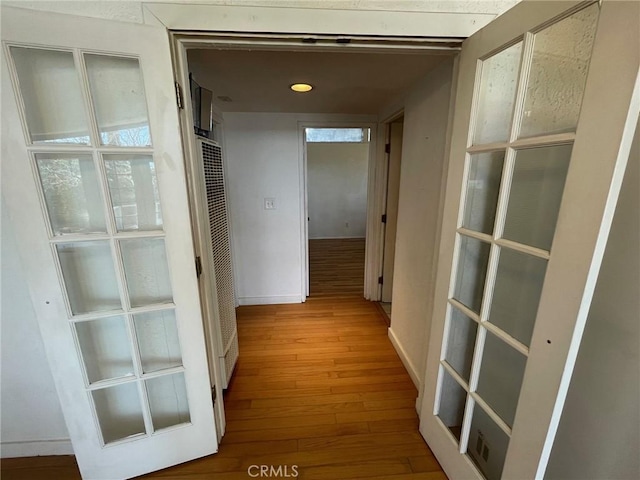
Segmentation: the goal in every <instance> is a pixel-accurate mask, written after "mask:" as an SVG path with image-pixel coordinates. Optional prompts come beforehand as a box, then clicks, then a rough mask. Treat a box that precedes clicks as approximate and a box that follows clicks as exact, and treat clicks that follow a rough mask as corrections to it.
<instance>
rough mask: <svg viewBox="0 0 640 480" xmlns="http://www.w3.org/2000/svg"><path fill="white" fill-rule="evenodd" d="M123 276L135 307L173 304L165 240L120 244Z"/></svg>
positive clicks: (130, 241)
mask: <svg viewBox="0 0 640 480" xmlns="http://www.w3.org/2000/svg"><path fill="white" fill-rule="evenodd" d="M120 249H121V250H122V261H123V262H124V273H125V276H126V278H127V288H128V290H129V300H130V301H131V306H132V307H143V306H145V305H149V304H153V303H168V302H172V301H173V295H172V293H171V283H170V281H169V269H168V267H167V256H166V253H165V249H164V240H163V239H161V238H142V239H135V240H122V241H120Z"/></svg>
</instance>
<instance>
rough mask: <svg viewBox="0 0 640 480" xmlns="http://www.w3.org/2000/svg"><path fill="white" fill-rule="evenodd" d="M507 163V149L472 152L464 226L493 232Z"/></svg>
mask: <svg viewBox="0 0 640 480" xmlns="http://www.w3.org/2000/svg"><path fill="white" fill-rule="evenodd" d="M503 163H504V151H500V152H490V153H480V154H477V155H471V161H470V164H469V178H468V179H467V193H466V199H465V206H464V217H463V220H462V226H463V227H465V228H468V229H469V230H475V231H476V232H482V233H486V234H489V235H491V234H492V233H493V224H494V223H495V219H496V205H497V204H498V193H500V178H501V177H502V165H503Z"/></svg>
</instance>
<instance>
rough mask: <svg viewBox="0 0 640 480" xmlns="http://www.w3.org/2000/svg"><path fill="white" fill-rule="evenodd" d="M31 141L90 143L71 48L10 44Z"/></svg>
mask: <svg viewBox="0 0 640 480" xmlns="http://www.w3.org/2000/svg"><path fill="white" fill-rule="evenodd" d="M10 50H11V56H12V57H13V62H14V64H15V66H16V72H17V74H18V81H19V83H20V92H21V94H22V101H23V102H24V108H25V116H26V120H27V128H28V130H29V135H30V137H31V141H32V142H33V143H46V142H53V143H80V144H88V143H89V127H88V126H87V117H86V113H85V107H84V102H83V100H82V90H81V89H80V81H79V80H78V73H77V71H76V67H75V63H74V61H73V54H72V53H71V52H60V51H56V50H42V49H38V48H24V47H11V48H10Z"/></svg>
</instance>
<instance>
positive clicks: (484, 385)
mask: <svg viewBox="0 0 640 480" xmlns="http://www.w3.org/2000/svg"><path fill="white" fill-rule="evenodd" d="M639 18H640V4H638V3H637V2H613V1H612V2H608V1H604V2H601V3H599V2H536V1H525V2H523V3H522V4H519V5H517V6H516V7H515V8H514V9H513V10H511V11H509V12H507V13H506V14H505V15H503V16H501V17H499V18H498V19H496V20H495V21H494V22H492V23H491V24H490V25H488V26H487V27H486V28H484V29H483V30H481V31H479V32H478V33H476V34H475V35H473V36H472V37H470V38H469V39H468V40H467V41H466V42H465V43H464V44H463V48H462V52H461V56H460V70H459V82H458V91H457V97H456V110H455V117H454V126H453V132H452V148H451V156H450V160H449V172H448V183H447V198H446V204H445V217H444V220H443V233H442V239H441V254H440V261H439V264H438V278H437V285H436V304H435V306H434V313H433V324H432V325H433V326H432V330H431V335H430V341H429V351H428V360H427V373H426V378H425V395H424V397H423V404H422V409H421V423H420V431H421V433H422V434H423V436H424V437H425V439H426V440H427V442H428V443H429V445H430V447H431V448H432V450H433V451H434V453H435V454H436V456H437V458H438V460H439V461H440V463H441V464H442V466H443V468H444V470H445V472H446V473H447V474H448V475H449V477H450V478H455V479H458V478H478V479H480V478H487V479H490V480H494V479H500V478H513V479H524V478H542V477H543V476H544V472H545V468H546V464H547V460H548V457H549V453H550V450H551V447H552V444H553V440H554V436H555V432H556V428H557V425H558V421H559V418H560V415H561V412H562V407H563V403H564V399H565V395H566V391H567V388H568V386H569V381H570V378H571V373H572V370H573V366H574V362H575V357H576V354H577V351H578V348H579V345H580V339H581V336H582V332H583V329H584V323H585V321H586V316H587V313H588V309H589V305H590V302H591V296H592V293H593V289H594V285H595V281H596V278H597V274H598V270H599V266H600V262H601V258H602V253H603V251H604V246H605V243H606V239H607V235H608V231H609V227H610V223H611V218H612V216H613V211H614V208H615V203H616V200H617V195H618V192H619V188H620V183H621V179H622V175H623V172H624V166H625V163H626V160H627V158H628V153H629V147H630V143H631V139H632V135H633V131H634V128H635V124H636V122H637V120H638V111H639V109H640V101H639V100H640V98H639V93H640V92H639V86H638V85H639V83H638V71H639V57H640V41H639V38H638V35H639V32H640V25H639Z"/></svg>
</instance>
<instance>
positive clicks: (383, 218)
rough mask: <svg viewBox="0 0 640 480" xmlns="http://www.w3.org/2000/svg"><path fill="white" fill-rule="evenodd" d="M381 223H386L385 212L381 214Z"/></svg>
mask: <svg viewBox="0 0 640 480" xmlns="http://www.w3.org/2000/svg"><path fill="white" fill-rule="evenodd" d="M382 223H387V214H386V213H385V214H384V215H382Z"/></svg>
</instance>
